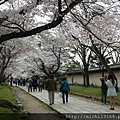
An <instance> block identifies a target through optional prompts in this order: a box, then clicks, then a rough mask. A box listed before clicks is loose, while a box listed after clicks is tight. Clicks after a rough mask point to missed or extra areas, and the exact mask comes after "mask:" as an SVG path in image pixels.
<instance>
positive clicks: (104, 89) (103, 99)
mask: <svg viewBox="0 0 120 120" xmlns="http://www.w3.org/2000/svg"><path fill="white" fill-rule="evenodd" d="M100 81H101V103H102V104H103V103H105V104H106V96H107V85H106V81H107V76H106V75H105V76H104V77H100Z"/></svg>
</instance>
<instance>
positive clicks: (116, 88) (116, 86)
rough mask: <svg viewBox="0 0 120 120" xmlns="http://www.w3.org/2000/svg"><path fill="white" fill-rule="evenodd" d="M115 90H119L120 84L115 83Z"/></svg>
mask: <svg viewBox="0 0 120 120" xmlns="http://www.w3.org/2000/svg"><path fill="white" fill-rule="evenodd" d="M115 90H116V92H118V90H119V88H118V84H116V85H115Z"/></svg>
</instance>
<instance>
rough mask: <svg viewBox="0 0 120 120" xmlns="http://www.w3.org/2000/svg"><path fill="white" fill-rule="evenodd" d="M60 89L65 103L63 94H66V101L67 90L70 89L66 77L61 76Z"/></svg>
mask: <svg viewBox="0 0 120 120" xmlns="http://www.w3.org/2000/svg"><path fill="white" fill-rule="evenodd" d="M60 91H61V92H62V100H63V103H65V95H66V102H67V103H68V92H69V91H70V87H69V83H68V82H67V80H66V78H63V81H62V82H61V85H60Z"/></svg>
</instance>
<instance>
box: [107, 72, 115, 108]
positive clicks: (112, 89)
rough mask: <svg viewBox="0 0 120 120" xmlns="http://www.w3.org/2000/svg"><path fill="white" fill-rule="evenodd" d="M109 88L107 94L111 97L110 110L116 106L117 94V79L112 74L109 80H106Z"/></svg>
mask: <svg viewBox="0 0 120 120" xmlns="http://www.w3.org/2000/svg"><path fill="white" fill-rule="evenodd" d="M106 84H107V87H108V90H107V96H109V98H110V110H114V106H115V96H117V93H116V90H115V85H116V80H114V77H113V75H112V74H109V75H108V80H107V82H106Z"/></svg>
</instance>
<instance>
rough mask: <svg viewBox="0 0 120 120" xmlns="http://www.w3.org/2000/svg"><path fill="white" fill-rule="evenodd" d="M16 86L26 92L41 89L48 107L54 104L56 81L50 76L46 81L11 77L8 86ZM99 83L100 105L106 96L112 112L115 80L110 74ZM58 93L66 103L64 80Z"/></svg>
mask: <svg viewBox="0 0 120 120" xmlns="http://www.w3.org/2000/svg"><path fill="white" fill-rule="evenodd" d="M11 81H12V82H13V83H14V84H16V85H17V86H26V87H28V92H34V91H39V92H42V90H43V89H45V90H47V91H48V99H49V105H52V104H54V94H55V92H56V91H57V81H56V80H54V76H53V75H50V76H49V78H48V79H46V80H43V79H41V78H39V79H38V78H36V77H31V78H26V79H22V78H20V79H13V78H12V77H11V79H10V81H8V82H10V85H11V86H12V82H11ZM100 81H101V103H102V104H103V103H104V104H106V102H107V101H106V98H107V96H108V97H109V99H110V110H114V106H115V96H117V92H116V89H115V86H116V84H117V81H116V80H115V78H114V76H113V75H112V74H109V75H108V76H106V75H105V76H104V77H100ZM60 91H61V93H62V101H63V103H65V102H66V103H67V102H68V94H69V92H70V86H69V83H68V82H67V80H66V78H63V81H62V82H61V84H60Z"/></svg>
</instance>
